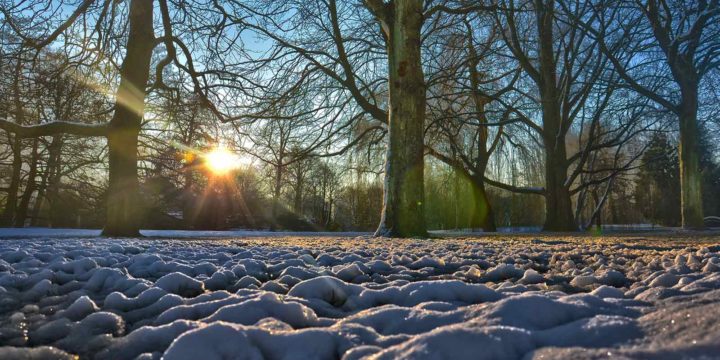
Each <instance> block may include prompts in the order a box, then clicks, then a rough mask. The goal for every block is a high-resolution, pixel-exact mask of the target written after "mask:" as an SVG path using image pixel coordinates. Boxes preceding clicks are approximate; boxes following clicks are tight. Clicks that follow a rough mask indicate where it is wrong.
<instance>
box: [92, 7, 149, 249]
mask: <svg viewBox="0 0 720 360" xmlns="http://www.w3.org/2000/svg"><path fill="white" fill-rule="evenodd" d="M154 40H155V36H154V34H153V2H152V1H149V0H132V2H131V3H130V31H129V35H128V43H127V53H126V56H125V60H124V61H123V64H122V68H121V69H120V75H121V81H120V86H119V87H118V91H117V95H116V100H115V103H116V104H115V105H116V108H115V113H114V114H113V118H112V120H111V121H110V131H109V134H108V147H109V152H110V186H109V188H108V196H107V219H106V222H105V228H104V229H103V235H105V236H139V235H140V222H139V220H140V217H139V212H140V210H141V209H140V208H139V201H138V200H139V188H140V186H139V182H138V178H137V144H138V134H139V133H140V125H141V121H142V117H143V114H144V111H145V95H146V92H147V91H146V89H145V87H146V85H147V81H148V76H149V73H150V58H151V55H152V49H153V47H154V42H155V41H154Z"/></svg>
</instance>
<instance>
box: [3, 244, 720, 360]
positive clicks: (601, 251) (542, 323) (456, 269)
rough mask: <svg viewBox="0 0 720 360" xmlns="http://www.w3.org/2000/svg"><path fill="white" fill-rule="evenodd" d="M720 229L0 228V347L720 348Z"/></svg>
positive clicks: (348, 356)
mask: <svg viewBox="0 0 720 360" xmlns="http://www.w3.org/2000/svg"><path fill="white" fill-rule="evenodd" d="M718 240H720V239H719V238H717V237H712V236H709V237H704V238H696V239H691V238H688V237H685V238H682V237H671V238H669V239H667V238H663V237H657V236H655V237H645V238H637V237H635V238H632V237H624V238H615V239H610V238H593V237H575V238H569V237H566V238H563V237H559V236H555V237H551V236H544V237H543V238H540V239H538V238H534V237H524V238H520V237H515V238H513V237H496V238H485V239H437V240H397V239H376V238H368V237H358V238H341V239H338V238H323V237H318V238H253V239H226V240H217V239H216V240H197V241H193V240H159V239H123V240H120V239H103V238H83V239H53V238H31V239H13V240H3V241H0V359H16V358H17V359H63V358H74V357H77V356H79V357H80V358H89V359H159V358H164V359H202V360H213V359H343V360H359V359H523V358H524V359H536V358H537V359H557V358H568V359H583V358H587V359H598V358H606V357H619V358H642V359H645V358H660V359H663V358H667V359H674V358H705V359H708V358H710V359H711V358H720V245H719V244H720V241H718Z"/></svg>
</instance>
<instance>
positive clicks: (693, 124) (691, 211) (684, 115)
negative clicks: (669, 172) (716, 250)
mask: <svg viewBox="0 0 720 360" xmlns="http://www.w3.org/2000/svg"><path fill="white" fill-rule="evenodd" d="M695 89H696V88H695ZM697 109H698V103H697V90H695V91H693V90H692V89H690V90H686V91H683V101H682V103H681V105H680V146H679V153H680V156H679V159H680V203H681V214H682V227H683V228H684V229H702V228H703V227H704V219H703V202H702V175H701V174H700V152H699V144H698V141H699V134H698V122H697Z"/></svg>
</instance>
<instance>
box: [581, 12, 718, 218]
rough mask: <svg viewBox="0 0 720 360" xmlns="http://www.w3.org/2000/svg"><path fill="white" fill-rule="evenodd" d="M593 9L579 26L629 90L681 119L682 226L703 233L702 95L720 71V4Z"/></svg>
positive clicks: (679, 121) (679, 122) (679, 120)
mask: <svg viewBox="0 0 720 360" xmlns="http://www.w3.org/2000/svg"><path fill="white" fill-rule="evenodd" d="M593 8H594V10H595V12H594V14H593V16H590V17H585V18H583V17H574V18H573V19H572V20H573V24H574V25H576V26H578V27H582V28H583V29H584V30H585V31H587V32H588V33H589V34H592V36H593V39H594V40H596V41H597V42H598V44H599V48H600V50H601V51H602V52H603V53H604V54H605V55H606V56H607V57H608V58H609V59H610V61H611V63H612V65H613V66H614V67H615V70H616V71H617V72H618V73H619V74H620V77H621V78H622V80H623V81H624V84H625V85H626V86H628V87H629V88H631V89H633V90H635V91H636V92H638V93H639V94H642V95H643V96H646V97H647V98H649V99H651V100H652V101H653V102H655V103H656V104H658V105H660V106H662V107H663V108H665V109H666V110H667V111H668V112H670V113H672V114H674V115H675V116H676V117H677V119H678V124H679V133H680V143H679V153H680V187H681V208H682V209H681V214H682V226H683V227H684V228H702V227H703V205H702V198H703V196H702V186H701V174H700V160H699V150H698V141H699V140H698V139H699V133H698V131H699V130H698V129H699V126H698V104H699V99H698V93H699V90H700V88H701V85H702V80H703V78H704V77H705V76H706V75H708V74H709V73H710V72H712V71H717V69H718V68H719V67H720V25H719V23H720V2H718V1H692V2H686V1H664V0H648V1H640V0H637V1H602V2H598V3H597V4H595V5H594V6H593ZM659 64H662V65H661V66H659ZM668 80H669V81H670V82H668ZM670 84H672V86H669V85H670Z"/></svg>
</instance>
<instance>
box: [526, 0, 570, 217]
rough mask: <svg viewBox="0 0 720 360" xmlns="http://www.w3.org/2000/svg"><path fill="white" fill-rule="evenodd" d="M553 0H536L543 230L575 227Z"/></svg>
mask: <svg viewBox="0 0 720 360" xmlns="http://www.w3.org/2000/svg"><path fill="white" fill-rule="evenodd" d="M554 5H555V3H554V1H551V0H536V1H535V6H536V9H535V12H536V15H537V19H538V20H537V23H538V36H539V63H540V71H539V77H540V79H539V82H538V85H539V87H540V102H541V105H542V121H543V134H542V135H543V145H544V146H545V192H546V194H545V225H544V226H543V230H546V231H577V225H576V224H575V219H574V216H573V211H572V201H571V198H570V190H569V188H568V186H567V185H566V184H565V182H566V181H567V150H566V148H565V135H566V134H567V130H568V129H567V125H566V124H564V123H563V118H562V115H561V108H560V89H558V84H557V66H556V59H555V48H554V45H555V44H554V43H553V22H554V11H555V9H554Z"/></svg>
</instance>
